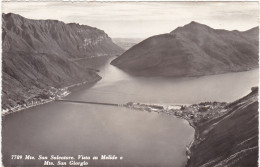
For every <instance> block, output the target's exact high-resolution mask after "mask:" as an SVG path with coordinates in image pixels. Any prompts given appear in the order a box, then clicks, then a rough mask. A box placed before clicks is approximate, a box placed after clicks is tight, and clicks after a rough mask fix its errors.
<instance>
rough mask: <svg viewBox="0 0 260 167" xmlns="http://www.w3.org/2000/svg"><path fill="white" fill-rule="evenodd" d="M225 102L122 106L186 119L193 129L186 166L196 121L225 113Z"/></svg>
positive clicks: (194, 138) (192, 143)
mask: <svg viewBox="0 0 260 167" xmlns="http://www.w3.org/2000/svg"><path fill="white" fill-rule="evenodd" d="M227 104H228V103H226V102H202V103H199V104H192V105H187V106H186V105H174V104H173V105H168V106H167V105H160V104H156V105H155V104H143V103H135V102H129V103H127V104H125V105H123V106H124V107H127V108H130V109H134V110H139V111H148V112H158V113H162V114H167V115H173V116H174V117H175V118H179V119H183V120H186V121H187V122H188V123H189V126H190V127H192V128H193V129H194V136H193V139H192V141H191V142H190V143H189V144H188V145H186V157H187V161H186V164H185V167H188V165H189V161H190V158H191V155H192V152H191V150H192V147H193V146H194V144H196V140H197V133H198V128H197V127H196V125H195V124H196V122H200V121H201V120H204V119H211V118H213V117H216V116H220V115H222V114H225V113H226V110H225V106H226V105H227Z"/></svg>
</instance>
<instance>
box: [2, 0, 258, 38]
mask: <svg viewBox="0 0 260 167" xmlns="http://www.w3.org/2000/svg"><path fill="white" fill-rule="evenodd" d="M258 9H259V8H258V2H71V1H70V2H58V1H56V2H2V12H3V13H10V12H12V13H16V14H20V15H22V16H24V17H26V18H31V19H55V20H60V21H63V22H65V23H71V22H75V23H79V24H85V25H89V26H92V27H97V28H99V29H101V30H104V31H105V32H106V33H107V34H108V35H109V36H110V37H112V38H148V37H150V36H153V35H158V34H163V33H168V32H171V31H172V30H174V29H175V28H177V27H179V26H183V25H185V24H188V23H190V22H191V21H196V22H199V23H202V24H206V25H208V26H210V27H212V28H216V29H226V30H240V31H245V30H248V29H250V28H253V27H255V26H258V24H259V15H258V14H259V12H258Z"/></svg>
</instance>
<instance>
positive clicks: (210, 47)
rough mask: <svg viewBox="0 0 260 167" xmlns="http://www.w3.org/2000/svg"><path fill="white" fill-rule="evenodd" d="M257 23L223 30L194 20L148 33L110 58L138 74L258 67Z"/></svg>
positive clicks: (177, 74) (201, 72) (200, 72)
mask: <svg viewBox="0 0 260 167" xmlns="http://www.w3.org/2000/svg"><path fill="white" fill-rule="evenodd" d="M258 50H259V49H258V27H255V28H252V29H250V30H248V31H244V32H240V31H237V30H234V31H227V30H218V29H213V28H210V27H209V26H207V25H203V24H200V23H196V22H191V23H189V24H187V25H185V26H183V27H178V28H176V29H175V30H174V31H172V32H170V33H166V34H162V35H156V36H153V37H150V38H148V39H146V40H144V41H142V42H140V43H138V44H136V45H134V46H133V47H132V48H130V49H129V50H127V51H126V52H124V53H123V54H122V55H121V56H119V57H118V58H116V59H115V60H113V61H112V62H111V64H112V65H115V66H117V67H118V68H121V69H122V70H124V71H126V72H129V73H131V74H134V75H139V76H174V77H183V76H200V75H209V74H219V73H225V72H235V71H244V70H250V69H253V68H257V67H258Z"/></svg>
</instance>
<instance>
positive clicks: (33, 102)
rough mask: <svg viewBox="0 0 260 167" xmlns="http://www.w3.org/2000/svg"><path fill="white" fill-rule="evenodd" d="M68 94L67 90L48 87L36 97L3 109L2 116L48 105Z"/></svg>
mask: <svg viewBox="0 0 260 167" xmlns="http://www.w3.org/2000/svg"><path fill="white" fill-rule="evenodd" d="M69 93H70V92H69V91H68V89H67V88H61V89H57V88H54V87H50V88H49V89H48V90H43V91H42V92H40V93H38V95H35V96H33V97H31V98H29V99H27V100H24V101H23V102H18V103H17V105H16V106H13V107H9V108H5V109H3V110H2V115H7V114H10V113H13V112H17V111H20V110H23V109H27V108H30V107H33V106H37V105H40V104H44V103H48V102H50V101H53V100H55V99H56V98H61V97H64V96H67V95H68V94H69Z"/></svg>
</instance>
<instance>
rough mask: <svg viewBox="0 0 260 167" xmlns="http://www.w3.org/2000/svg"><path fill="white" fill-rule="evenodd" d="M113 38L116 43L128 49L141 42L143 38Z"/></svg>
mask: <svg viewBox="0 0 260 167" xmlns="http://www.w3.org/2000/svg"><path fill="white" fill-rule="evenodd" d="M112 40H113V41H114V42H115V44H117V45H118V46H120V47H121V48H123V49H125V50H127V49H129V48H131V47H132V46H134V45H136V44H138V43H139V42H141V41H142V40H143V38H113V39H112Z"/></svg>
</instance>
